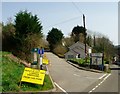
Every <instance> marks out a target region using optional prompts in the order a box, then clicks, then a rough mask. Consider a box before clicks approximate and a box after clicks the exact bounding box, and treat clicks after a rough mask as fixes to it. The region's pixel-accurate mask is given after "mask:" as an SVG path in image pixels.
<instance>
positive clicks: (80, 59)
mask: <svg viewBox="0 0 120 94" xmlns="http://www.w3.org/2000/svg"><path fill="white" fill-rule="evenodd" d="M70 60H71V61H74V62H77V63H78V64H89V63H90V58H87V62H86V60H85V59H82V58H79V59H70Z"/></svg>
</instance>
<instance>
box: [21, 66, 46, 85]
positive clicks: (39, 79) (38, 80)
mask: <svg viewBox="0 0 120 94" xmlns="http://www.w3.org/2000/svg"><path fill="white" fill-rule="evenodd" d="M44 78H45V70H38V69H32V68H27V67H25V69H24V72H23V75H22V79H21V81H22V82H29V83H34V84H40V85H43V83H44Z"/></svg>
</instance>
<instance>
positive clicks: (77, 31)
mask: <svg viewBox="0 0 120 94" xmlns="http://www.w3.org/2000/svg"><path fill="white" fill-rule="evenodd" d="M85 31H86V29H84V27H83V26H78V25H77V26H76V27H74V28H73V30H72V34H71V35H72V36H73V37H74V42H77V41H79V38H80V33H82V34H83V36H85V35H87V34H86V32H85Z"/></svg>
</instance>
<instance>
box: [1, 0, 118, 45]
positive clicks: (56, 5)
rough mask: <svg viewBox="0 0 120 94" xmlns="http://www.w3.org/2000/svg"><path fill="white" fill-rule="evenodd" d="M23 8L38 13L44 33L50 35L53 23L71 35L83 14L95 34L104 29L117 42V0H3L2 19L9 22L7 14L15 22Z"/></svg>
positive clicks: (104, 33)
mask: <svg viewBox="0 0 120 94" xmlns="http://www.w3.org/2000/svg"><path fill="white" fill-rule="evenodd" d="M6 1H9V0H6ZM13 1H14V0H13ZM104 1H105V0H104ZM0 7H1V4H0ZM23 10H27V11H28V12H31V13H32V14H33V15H35V14H36V15H37V16H38V18H39V20H40V22H41V23H42V26H43V33H44V35H47V33H48V32H49V30H51V29H52V27H54V28H58V29H60V30H61V31H62V32H63V33H64V36H69V35H70V33H71V32H72V29H73V28H74V27H75V26H77V25H79V26H83V20H82V16H83V14H84V15H85V17H86V28H87V30H88V31H92V35H93V34H99V33H101V34H103V35H105V36H106V37H108V38H109V39H110V40H111V41H112V42H113V44H114V45H117V44H118V2H72V1H71V2H70V1H69V2H5V1H4V2H2V18H0V21H2V22H4V23H5V24H6V23H7V21H8V18H12V20H13V22H14V20H15V15H16V13H18V12H19V11H23ZM0 11H1V10H0Z"/></svg>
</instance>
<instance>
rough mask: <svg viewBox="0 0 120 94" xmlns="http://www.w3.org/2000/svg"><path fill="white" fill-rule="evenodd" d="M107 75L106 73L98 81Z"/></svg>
mask: <svg viewBox="0 0 120 94" xmlns="http://www.w3.org/2000/svg"><path fill="white" fill-rule="evenodd" d="M106 75H107V73H106V74H104V75H103V76H101V77H100V78H99V79H102V78H103V77H105V76H106Z"/></svg>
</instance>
